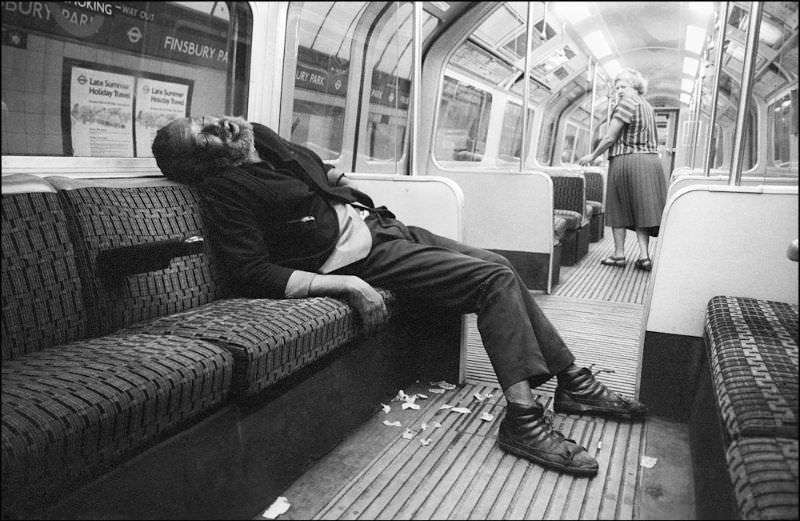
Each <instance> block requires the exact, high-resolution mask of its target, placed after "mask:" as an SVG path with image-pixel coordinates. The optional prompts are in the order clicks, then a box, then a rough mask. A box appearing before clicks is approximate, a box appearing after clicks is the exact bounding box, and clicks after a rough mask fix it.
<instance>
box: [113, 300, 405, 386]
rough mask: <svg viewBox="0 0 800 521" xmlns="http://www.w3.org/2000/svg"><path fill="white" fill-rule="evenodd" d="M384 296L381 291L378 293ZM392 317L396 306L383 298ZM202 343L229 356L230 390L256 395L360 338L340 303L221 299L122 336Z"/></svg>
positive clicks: (348, 310)
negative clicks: (231, 359)
mask: <svg viewBox="0 0 800 521" xmlns="http://www.w3.org/2000/svg"><path fill="white" fill-rule="evenodd" d="M381 291H382V290H381ZM382 293H383V295H384V297H385V300H386V302H387V305H388V306H389V309H390V313H391V312H392V307H393V303H394V301H395V299H394V297H393V295H392V294H391V293H389V292H383V291H382ZM122 331H123V332H126V333H143V332H147V333H154V334H159V335H177V336H182V337H187V338H198V339H203V340H206V341H209V342H213V343H215V344H218V345H221V346H223V347H225V348H227V349H229V350H230V352H231V353H232V354H233V356H234V359H235V371H234V383H233V385H234V389H235V390H236V391H237V393H242V394H244V395H252V394H257V393H259V392H260V391H261V390H263V389H265V388H266V387H268V386H270V385H272V384H274V383H276V382H278V381H279V380H281V379H282V378H284V377H286V376H288V375H290V374H292V373H294V372H295V371H297V370H299V369H301V368H303V367H305V366H307V365H308V364H310V363H311V362H313V361H315V360H317V359H319V358H320V357H322V356H323V355H325V354H326V353H330V352H331V351H333V350H335V349H336V348H337V347H340V346H342V345H344V344H345V343H347V342H349V341H351V340H353V339H355V338H356V337H357V336H358V335H359V334H360V327H359V324H358V321H357V320H356V314H355V311H354V310H353V309H352V308H351V307H350V306H348V305H347V304H345V303H344V302H342V301H340V300H336V299H333V298H327V297H315V298H305V299H282V300H281V299H279V300H274V299H247V298H236V299H225V300H218V301H215V302H211V303H209V304H206V305H204V306H200V307H198V308H196V309H193V310H190V311H185V312H183V313H177V314H174V315H169V316H165V317H160V318H157V319H154V320H150V321H145V322H142V323H140V324H136V325H133V326H131V327H129V328H126V329H124V330H122Z"/></svg>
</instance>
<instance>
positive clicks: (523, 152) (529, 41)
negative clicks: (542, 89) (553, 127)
mask: <svg viewBox="0 0 800 521" xmlns="http://www.w3.org/2000/svg"><path fill="white" fill-rule="evenodd" d="M527 17H528V20H527V24H526V27H525V28H526V31H527V35H526V37H525V70H524V71H522V81H524V82H525V83H524V84H523V85H522V138H521V140H522V146H521V147H520V151H519V171H520V172H522V171H524V170H525V160H526V159H527V158H528V140H527V139H525V136H527V135H528V125H529V124H530V123H529V122H528V97H529V96H530V93H531V85H530V79H529V75H530V59H531V46H532V45H533V2H530V1H529V2H528V14H527Z"/></svg>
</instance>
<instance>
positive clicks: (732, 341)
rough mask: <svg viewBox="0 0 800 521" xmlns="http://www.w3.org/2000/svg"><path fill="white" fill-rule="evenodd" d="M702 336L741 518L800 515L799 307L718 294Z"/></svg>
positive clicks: (725, 453)
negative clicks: (799, 463)
mask: <svg viewBox="0 0 800 521" xmlns="http://www.w3.org/2000/svg"><path fill="white" fill-rule="evenodd" d="M704 336H705V344H706V355H707V360H708V365H709V367H710V373H711V374H710V377H711V387H712V389H713V394H712V396H713V399H714V401H715V406H716V409H717V411H718V414H719V417H720V420H721V430H722V437H721V438H722V440H723V444H724V445H725V447H724V457H725V465H726V466H727V472H728V474H729V477H730V482H731V486H732V494H733V497H734V498H735V502H736V507H737V508H738V511H739V515H740V516H741V518H742V519H796V518H797V515H798V497H797V488H798V446H797V437H798V423H797V416H798V307H797V305H791V304H788V303H783V302H775V301H768V300H760V299H755V298H745V297H730V296H716V297H713V298H712V299H711V300H710V301H709V303H708V305H707V307H706V317H705V327H704Z"/></svg>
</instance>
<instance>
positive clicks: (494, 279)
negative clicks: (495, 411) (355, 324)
mask: <svg viewBox="0 0 800 521" xmlns="http://www.w3.org/2000/svg"><path fill="white" fill-rule="evenodd" d="M366 221H367V226H368V227H369V228H370V231H371V232H372V241H373V244H372V249H371V251H370V253H369V255H368V256H367V258H366V259H364V260H361V261H359V262H356V263H354V264H351V265H350V266H346V267H344V268H342V269H340V270H338V271H337V272H336V273H337V274H347V275H357V276H358V277H361V278H362V279H364V280H365V281H366V282H368V283H370V284H371V285H374V286H378V287H382V288H386V289H390V290H392V291H393V292H395V293H396V294H397V295H398V297H400V298H404V299H409V300H419V301H425V302H427V303H430V304H433V305H435V306H440V307H446V308H448V309H455V310H458V311H460V312H462V313H477V315H478V331H479V332H480V334H481V339H482V340H483V345H484V347H485V349H486V352H487V353H488V355H489V359H490V360H491V362H492V366H493V367H494V371H495V374H496V375H497V379H498V381H499V382H500V385H501V387H502V388H503V389H506V388H508V387H509V386H511V385H512V384H515V383H517V382H520V381H522V380H529V381H530V382H531V384H532V386H534V387H535V386H536V385H539V384H541V383H544V382H545V381H546V380H547V379H549V378H550V377H551V376H553V375H555V374H557V373H559V372H560V371H562V370H563V369H566V368H567V367H569V365H570V364H572V362H573V361H574V360H575V357H574V356H573V355H572V353H571V352H570V351H569V349H568V348H567V346H566V344H565V343H564V341H563V340H562V339H561V336H560V335H559V334H558V331H556V329H555V327H553V324H552V323H551V322H550V320H548V318H547V317H546V316H545V315H544V313H543V312H542V310H541V309H540V308H539V306H538V305H537V304H536V302H534V300H533V297H532V296H531V294H530V292H529V291H528V288H527V287H526V286H525V283H524V282H523V281H522V279H521V278H520V277H519V275H518V274H517V272H516V271H515V270H514V268H513V267H512V266H511V264H510V263H509V262H508V260H507V259H506V258H505V257H503V256H501V255H498V254H496V253H492V252H490V251H486V250H482V249H479V248H473V247H471V246H467V245H465V244H462V243H460V242H458V241H454V240H451V239H448V238H445V237H441V236H438V235H435V234H433V233H431V232H429V231H427V230H425V229H423V228H418V227H415V226H405V225H404V224H403V223H401V222H400V221H397V220H395V219H393V218H389V217H386V216H383V215H378V214H372V215H370V216H369V217H368V218H367V220H366Z"/></svg>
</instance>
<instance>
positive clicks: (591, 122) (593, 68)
mask: <svg viewBox="0 0 800 521" xmlns="http://www.w3.org/2000/svg"><path fill="white" fill-rule="evenodd" d="M589 70H590V71H591V73H592V108H591V114H589V152H591V151H592V149H594V146H593V141H592V138H593V137H594V109H595V108H596V107H595V102H596V99H597V63H594V62H593V61H592V59H591V58H589Z"/></svg>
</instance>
